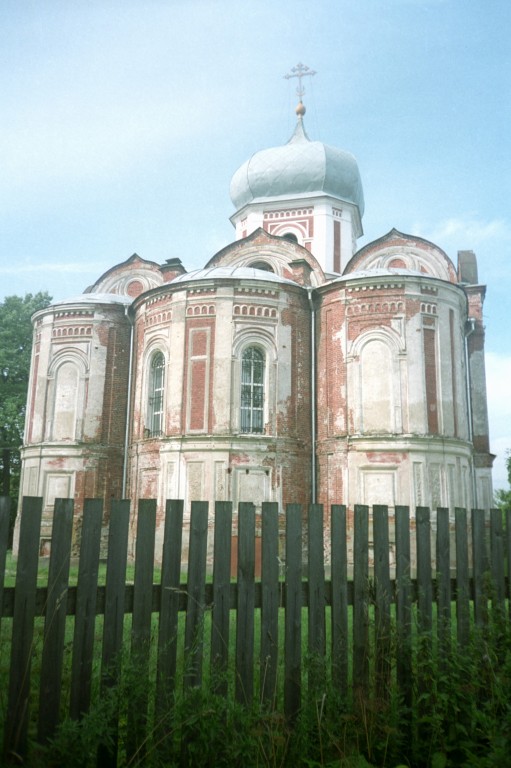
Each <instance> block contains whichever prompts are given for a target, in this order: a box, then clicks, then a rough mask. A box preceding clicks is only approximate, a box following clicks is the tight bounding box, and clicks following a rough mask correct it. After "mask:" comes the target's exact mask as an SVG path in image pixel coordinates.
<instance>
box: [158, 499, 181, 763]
mask: <svg viewBox="0 0 511 768" xmlns="http://www.w3.org/2000/svg"><path fill="white" fill-rule="evenodd" d="M182 538H183V501H182V500H181V499H169V500H167V503H166V505H165V529H164V533H163V551H162V564H161V577H160V606H159V608H160V616H159V623H158V659H157V665H156V704H155V717H154V719H155V723H156V727H155V730H156V733H157V736H156V743H157V744H158V745H159V752H161V753H165V751H166V749H167V745H168V740H169V738H170V737H169V732H170V724H169V712H170V711H171V710H172V704H173V701H174V693H175V687H176V669H177V644H178V617H179V600H180V596H181V548H182Z"/></svg>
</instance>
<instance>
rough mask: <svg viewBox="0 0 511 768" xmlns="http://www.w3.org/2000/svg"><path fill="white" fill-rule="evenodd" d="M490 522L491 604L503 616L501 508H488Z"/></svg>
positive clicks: (503, 584)
mask: <svg viewBox="0 0 511 768" xmlns="http://www.w3.org/2000/svg"><path fill="white" fill-rule="evenodd" d="M490 524H491V529H490V530H491V540H490V543H491V558H490V563H491V578H492V606H493V612H494V614H495V615H497V616H500V617H503V616H504V612H505V600H506V585H505V575H504V530H503V525H502V510H501V509H491V510H490Z"/></svg>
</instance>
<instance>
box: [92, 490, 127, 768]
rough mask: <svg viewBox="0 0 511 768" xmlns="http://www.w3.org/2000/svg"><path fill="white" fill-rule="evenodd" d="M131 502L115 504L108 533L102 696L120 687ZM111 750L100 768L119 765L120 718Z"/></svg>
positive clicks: (104, 749)
mask: <svg viewBox="0 0 511 768" xmlns="http://www.w3.org/2000/svg"><path fill="white" fill-rule="evenodd" d="M129 522H130V502H129V500H127V499H124V500H122V501H112V507H111V510H110V521H109V531H108V555H107V570H106V584H105V617H104V625H103V648H102V656H101V695H102V696H103V697H104V696H105V694H106V693H107V691H108V690H109V689H110V690H112V689H114V688H115V686H116V685H117V684H118V683H119V679H120V670H121V652H122V640H123V631H124V593H125V588H126V587H125V584H126V563H127V557H128V532H129ZM110 727H111V731H112V744H113V746H112V747H109V746H107V745H106V744H103V745H101V746H100V748H99V751H98V763H99V765H101V768H115V766H116V765H117V733H118V727H119V723H118V716H117V717H115V719H114V716H113V717H112V721H111V725H110Z"/></svg>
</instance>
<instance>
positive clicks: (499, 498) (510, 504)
mask: <svg viewBox="0 0 511 768" xmlns="http://www.w3.org/2000/svg"><path fill="white" fill-rule="evenodd" d="M506 456H507V459H506V469H507V482H508V484H509V486H510V487H509V488H508V489H507V491H506V490H505V489H504V488H499V490H498V491H495V504H496V506H497V508H498V509H501V510H502V511H503V512H504V511H505V510H506V509H511V451H506Z"/></svg>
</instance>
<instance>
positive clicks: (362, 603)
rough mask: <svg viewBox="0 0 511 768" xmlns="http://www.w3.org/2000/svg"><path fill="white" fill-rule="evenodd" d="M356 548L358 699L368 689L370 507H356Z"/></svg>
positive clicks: (355, 673)
mask: <svg viewBox="0 0 511 768" xmlns="http://www.w3.org/2000/svg"><path fill="white" fill-rule="evenodd" d="M354 529H355V530H354V545H353V688H354V691H355V693H356V695H357V696H359V695H364V694H365V693H367V692H368V686H369V614H368V591H369V590H368V587H369V507H368V506H366V505H363V504H355V516H354Z"/></svg>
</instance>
